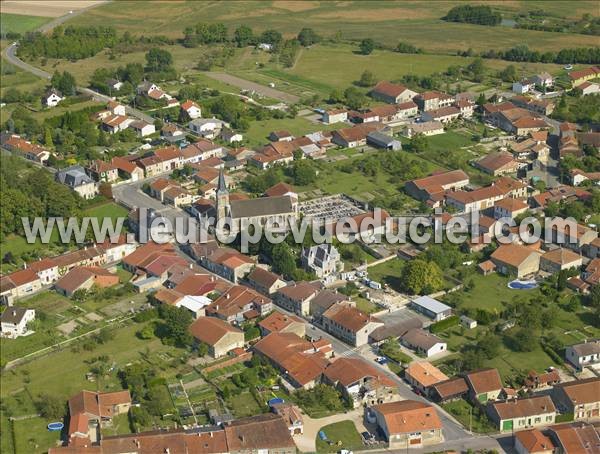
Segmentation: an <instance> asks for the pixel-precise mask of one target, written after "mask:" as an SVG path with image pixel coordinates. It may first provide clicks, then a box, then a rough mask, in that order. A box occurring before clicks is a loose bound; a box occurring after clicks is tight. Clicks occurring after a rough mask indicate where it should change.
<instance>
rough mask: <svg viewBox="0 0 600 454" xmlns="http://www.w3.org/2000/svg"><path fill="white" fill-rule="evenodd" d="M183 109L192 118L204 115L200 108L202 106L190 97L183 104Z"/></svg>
mask: <svg viewBox="0 0 600 454" xmlns="http://www.w3.org/2000/svg"><path fill="white" fill-rule="evenodd" d="M181 110H183V111H185V113H187V115H188V117H190V118H191V119H192V120H195V119H196V118H200V117H201V116H202V109H200V106H199V105H198V104H196V103H195V102H194V101H191V100H189V99H188V100H187V101H186V102H184V103H183V104H181Z"/></svg>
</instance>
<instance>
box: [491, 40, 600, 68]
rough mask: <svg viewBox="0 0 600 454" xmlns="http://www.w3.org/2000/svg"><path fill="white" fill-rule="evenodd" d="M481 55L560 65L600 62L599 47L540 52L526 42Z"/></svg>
mask: <svg viewBox="0 0 600 454" xmlns="http://www.w3.org/2000/svg"><path fill="white" fill-rule="evenodd" d="M481 56H482V57H483V58H496V59H500V60H508V61H518V62H533V63H537V62H541V63H557V64H560V65H563V64H567V63H587V64H597V63H600V47H597V46H596V47H578V48H572V49H561V50H559V51H558V52H553V51H546V52H540V51H537V50H532V49H529V47H528V46H527V45H526V44H519V45H518V46H515V47H513V48H511V49H508V50H505V51H501V50H494V49H491V50H489V51H487V52H482V53H481Z"/></svg>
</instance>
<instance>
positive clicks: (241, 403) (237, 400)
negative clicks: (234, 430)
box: [227, 391, 263, 418]
mask: <svg viewBox="0 0 600 454" xmlns="http://www.w3.org/2000/svg"><path fill="white" fill-rule="evenodd" d="M227 407H228V408H230V409H231V411H232V413H233V416H235V417H236V418H243V417H245V416H252V415H256V414H259V413H263V408H261V407H260V406H259V405H258V404H257V403H256V400H255V399H254V397H253V396H252V394H250V391H244V392H242V393H241V394H238V395H237V396H231V398H230V399H227Z"/></svg>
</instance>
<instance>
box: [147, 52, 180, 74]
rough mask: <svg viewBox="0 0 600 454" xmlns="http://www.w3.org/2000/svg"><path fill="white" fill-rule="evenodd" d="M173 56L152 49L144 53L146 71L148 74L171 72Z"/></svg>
mask: <svg viewBox="0 0 600 454" xmlns="http://www.w3.org/2000/svg"><path fill="white" fill-rule="evenodd" d="M172 65H173V56H172V55H171V53H170V52H169V51H167V50H164V49H160V48H158V47H153V48H152V49H150V50H149V51H148V52H147V53H146V70H147V71H148V72H157V73H160V72H164V71H169V70H171V67H172Z"/></svg>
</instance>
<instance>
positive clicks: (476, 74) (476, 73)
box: [467, 57, 485, 82]
mask: <svg viewBox="0 0 600 454" xmlns="http://www.w3.org/2000/svg"><path fill="white" fill-rule="evenodd" d="M467 69H468V70H469V72H470V73H471V78H472V79H473V81H474V82H481V81H482V80H483V76H484V75H485V66H484V64H483V59H482V58H481V57H478V58H476V59H475V60H473V62H472V63H471V64H470V65H469V66H467Z"/></svg>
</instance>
